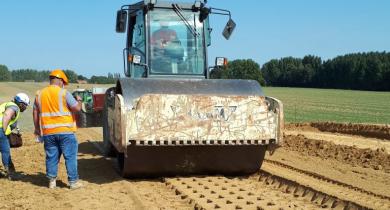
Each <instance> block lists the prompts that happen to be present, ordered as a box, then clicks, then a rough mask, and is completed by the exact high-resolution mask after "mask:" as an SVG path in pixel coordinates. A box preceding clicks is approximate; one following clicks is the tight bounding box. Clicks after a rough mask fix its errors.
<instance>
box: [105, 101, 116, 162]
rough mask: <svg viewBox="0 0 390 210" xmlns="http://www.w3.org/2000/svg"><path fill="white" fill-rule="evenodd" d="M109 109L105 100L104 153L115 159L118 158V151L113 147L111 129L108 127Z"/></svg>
mask: <svg viewBox="0 0 390 210" xmlns="http://www.w3.org/2000/svg"><path fill="white" fill-rule="evenodd" d="M107 112H108V107H107V100H105V103H104V109H103V114H102V115H103V151H104V155H106V156H108V157H115V156H116V153H117V152H116V149H115V147H114V146H113V145H112V143H111V141H110V136H111V135H110V128H109V127H108V120H109V119H108V114H107Z"/></svg>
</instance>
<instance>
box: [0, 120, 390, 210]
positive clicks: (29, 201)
mask: <svg viewBox="0 0 390 210" xmlns="http://www.w3.org/2000/svg"><path fill="white" fill-rule="evenodd" d="M77 136H78V140H79V173H80V178H81V180H82V181H83V183H84V184H85V187H84V188H82V189H78V190H69V189H68V187H67V184H68V183H67V178H66V171H65V165H64V161H63V159H62V160H61V163H60V168H59V182H58V185H59V187H58V188H57V189H55V190H50V189H48V188H47V184H48V183H47V180H46V178H45V166H44V151H43V145H42V144H40V143H36V142H34V138H33V135H32V134H29V133H24V135H23V137H24V145H23V146H22V147H20V148H16V149H12V156H13V160H14V163H15V166H16V169H17V171H18V172H19V173H20V177H19V179H18V180H16V181H8V180H6V179H4V178H1V179H0V186H1V190H0V200H1V201H2V202H0V209H54V208H56V209H194V208H196V206H195V205H194V204H193V202H189V201H188V199H187V197H188V196H184V197H183V196H180V195H177V194H178V193H177V189H180V187H175V188H172V187H170V183H173V181H168V183H167V181H166V180H165V179H154V180H128V179H123V178H121V177H120V176H119V175H118V173H117V171H116V164H115V160H114V159H110V158H106V157H104V156H102V155H101V153H100V152H99V150H98V148H97V147H96V146H95V145H100V144H101V139H102V131H101V128H85V129H79V130H78V132H77ZM351 138H352V139H355V140H356V145H351V141H352V140H351ZM387 141H390V140H388V139H374V138H371V137H364V136H356V135H346V134H340V133H329V132H321V131H316V128H314V127H302V126H299V125H289V126H287V129H286V132H285V143H284V144H283V146H282V147H281V148H278V150H277V151H276V152H275V154H274V155H272V156H269V155H267V156H266V160H269V161H279V162H281V163H283V164H286V165H289V166H292V167H294V168H297V169H299V170H303V171H306V172H312V173H316V174H320V175H321V176H324V177H327V178H328V179H332V180H337V181H339V182H342V183H345V185H348V186H353V187H356V188H358V189H364V190H366V191H368V192H371V193H373V194H375V195H382V196H384V197H386V196H387V197H390V158H389V157H390V155H389V151H388V149H387V146H386V145H387V143H388V142H387ZM373 142H375V143H373ZM262 169H263V170H268V171H273V172H274V173H277V174H279V175H281V176H285V177H286V178H288V177H289V176H292V177H290V179H296V180H295V181H297V182H302V183H306V184H307V185H314V186H313V187H314V188H318V189H322V191H329V192H333V193H335V194H336V196H339V197H343V195H341V193H340V195H338V194H337V189H336V188H337V187H340V186H334V187H326V185H327V184H326V183H325V184H324V185H323V186H319V184H318V182H317V183H316V182H311V183H310V182H309V180H308V179H307V178H305V179H304V180H303V179H299V177H298V176H296V175H289V172H285V171H284V170H285V169H282V168H280V169H279V168H278V167H276V166H273V165H271V164H270V163H268V162H267V161H265V162H264V164H263V166H262ZM255 176H256V175H254V176H250V177H247V178H240V179H239V181H237V180H236V181H234V185H238V186H241V185H242V186H248V187H249V186H252V187H251V188H248V189H249V190H254V189H252V188H255V187H254V186H256V185H254V184H253V183H254V182H250V181H248V180H253V179H255V178H254V177H255ZM206 178H207V179H208V180H209V182H210V187H211V185H212V184H211V183H214V182H215V183H219V182H221V181H218V180H220V179H221V177H217V176H216V177H214V176H210V177H206ZM184 179H185V180H186V181H185V182H186V184H188V183H190V184H191V183H192V182H194V183H195V181H192V180H195V179H188V178H183V180H184ZM210 180H211V181H210ZM229 180H231V179H230V178H229ZM230 182H232V181H229V183H230ZM206 183H207V182H206ZM190 184H189V185H190ZM175 189H176V190H175ZM202 189H203V188H202ZM202 189H200V190H202ZM207 189H208V187H207ZM260 189H264V187H263V186H258V187H257V189H255V191H254V192H255V193H262V195H263V196H264V197H265V201H267V200H269V201H268V202H266V203H268V204H269V203H273V204H275V205H276V204H278V203H279V204H280V206H284V207H286V205H289V204H286V205H283V201H282V200H283V199H282V200H281V199H275V197H280V196H282V197H284V196H285V195H283V194H281V195H278V194H276V195H274V193H275V192H271V190H268V191H265V192H260V191H259V190H260ZM203 190H204V191H205V192H204V193H207V192H206V191H207V190H206V189H203ZM342 190H343V191H345V189H344V188H342ZM201 192H202V191H200V193H201ZM279 194H280V193H279ZM191 196H192V195H190V197H191ZM267 196H269V197H268V198H267ZM350 197H352V198H351V199H353V197H356V198H358V199H356V200H360V202H363V204H367V205H368V204H369V203H370V200H372V199H373V198H371V197H370V196H369V195H366V197H364V196H361V195H359V193H358V192H356V195H351V196H349V197H348V196H346V198H350ZM185 198H186V199H185ZM196 199H198V198H195V200H196ZM289 199H294V197H292V198H286V199H284V200H285V201H288V203H291V202H292V201H291V200H289ZM271 201H272V202H271ZM233 202H234V201H233ZM248 202H249V201H248ZM250 202H252V203H253V202H254V203H256V201H255V200H254V201H250ZM250 202H249V203H250ZM259 202H260V201H259ZM262 202H264V201H262ZM294 202H295V203H298V204H299V202H298V201H294ZM378 202H379V201H378ZM380 202H384V203H381V204H380V206H382V207H383V209H386V208H387V207H390V200H388V199H384V201H383V199H382V200H380ZM200 203H202V202H200ZM203 203H206V204H207V202H203ZM298 204H297V206H296V207H295V208H298V209H306V208H309V209H315V208H316V207H315V205H314V206H311V205H312V204H307V203H303V204H299V205H298ZM276 206H278V205H276ZM309 206H310V207H309ZM369 206H370V205H369ZM371 206H374V207H378V208H379V209H381V208H382V207H380V206H378V205H375V204H372V205H371ZM214 207H215V206H214ZM219 207H221V208H222V209H224V207H227V206H221V205H220V206H219ZM236 207H237V206H236ZM244 209H246V208H244Z"/></svg>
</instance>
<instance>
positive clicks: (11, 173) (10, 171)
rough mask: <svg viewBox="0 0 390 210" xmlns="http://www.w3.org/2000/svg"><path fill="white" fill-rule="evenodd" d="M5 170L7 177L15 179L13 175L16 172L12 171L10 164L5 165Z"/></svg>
mask: <svg viewBox="0 0 390 210" xmlns="http://www.w3.org/2000/svg"><path fill="white" fill-rule="evenodd" d="M4 170H5V173H4V175H5V177H6V178H7V179H8V180H10V181H12V180H13V178H12V177H13V176H12V175H13V173H14V172H12V170H11V169H10V168H9V167H8V166H5V167H4Z"/></svg>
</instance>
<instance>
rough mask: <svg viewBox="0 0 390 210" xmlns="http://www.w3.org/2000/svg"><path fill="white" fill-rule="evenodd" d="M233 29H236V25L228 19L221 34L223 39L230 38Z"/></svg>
mask: <svg viewBox="0 0 390 210" xmlns="http://www.w3.org/2000/svg"><path fill="white" fill-rule="evenodd" d="M235 28H236V23H235V22H234V21H233V20H232V19H229V21H228V22H227V23H226V26H225V28H224V29H223V32H222V35H223V36H224V37H225V39H229V38H230V36H231V35H232V33H233V31H234V29H235Z"/></svg>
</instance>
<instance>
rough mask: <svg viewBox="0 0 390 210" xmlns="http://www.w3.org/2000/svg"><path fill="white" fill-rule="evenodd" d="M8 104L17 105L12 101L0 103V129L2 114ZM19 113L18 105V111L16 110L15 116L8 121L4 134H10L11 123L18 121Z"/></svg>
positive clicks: (1, 126)
mask: <svg viewBox="0 0 390 210" xmlns="http://www.w3.org/2000/svg"><path fill="white" fill-rule="evenodd" d="M10 106H16V107H18V105H16V104H15V103H14V102H6V103H2V104H1V105H0V129H3V116H4V112H5V110H6V109H7V108H8V107H10ZM19 115H20V110H19V107H18V111H17V112H16V117H15V118H14V119H11V120H10V121H9V123H8V126H7V129H5V135H10V134H11V125H13V124H14V123H16V121H18V119H19Z"/></svg>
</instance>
